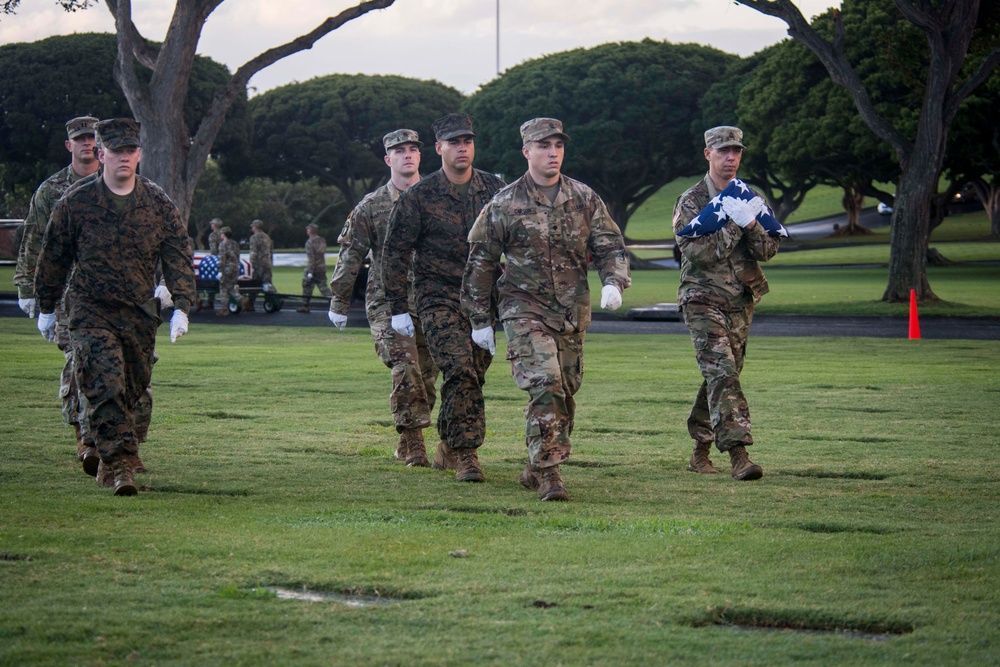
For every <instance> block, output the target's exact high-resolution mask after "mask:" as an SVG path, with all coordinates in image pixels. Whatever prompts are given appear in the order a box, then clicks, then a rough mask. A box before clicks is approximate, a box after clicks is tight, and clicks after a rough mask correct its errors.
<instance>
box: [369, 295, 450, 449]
mask: <svg viewBox="0 0 1000 667" xmlns="http://www.w3.org/2000/svg"><path fill="white" fill-rule="evenodd" d="M391 322H392V316H391V315H390V314H389V312H388V309H386V310H385V311H384V312H378V313H369V314H368V323H369V326H370V327H371V331H372V339H373V340H374V341H375V352H376V353H378V357H379V359H381V360H382V363H383V364H385V365H386V367H387V368H389V369H390V370H391V371H392V393H391V394H389V409H390V410H392V421H393V423H394V424H395V425H396V431H398V432H400V433H402V432H403V430H404V429H416V428H427V427H428V426H430V425H431V411H433V410H434V402H435V400H437V392H436V390H435V389H434V383H435V382H437V377H438V368H437V366H436V365H435V364H434V360H433V359H431V354H430V351H429V350H428V349H427V340H426V339H425V338H424V331H423V329H422V328H421V326H420V319H419V318H417V317H416V316H414V317H413V328H414V330H415V333H414V336H413V337H412V338H409V337H407V336H400V335H399V334H398V333H396V331H395V330H394V329H393V328H392V325H391Z"/></svg>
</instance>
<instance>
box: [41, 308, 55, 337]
mask: <svg viewBox="0 0 1000 667" xmlns="http://www.w3.org/2000/svg"><path fill="white" fill-rule="evenodd" d="M38 330H39V331H40V332H41V333H42V337H43V338H45V340H47V341H49V342H50V343H54V342H56V314H55V313H38Z"/></svg>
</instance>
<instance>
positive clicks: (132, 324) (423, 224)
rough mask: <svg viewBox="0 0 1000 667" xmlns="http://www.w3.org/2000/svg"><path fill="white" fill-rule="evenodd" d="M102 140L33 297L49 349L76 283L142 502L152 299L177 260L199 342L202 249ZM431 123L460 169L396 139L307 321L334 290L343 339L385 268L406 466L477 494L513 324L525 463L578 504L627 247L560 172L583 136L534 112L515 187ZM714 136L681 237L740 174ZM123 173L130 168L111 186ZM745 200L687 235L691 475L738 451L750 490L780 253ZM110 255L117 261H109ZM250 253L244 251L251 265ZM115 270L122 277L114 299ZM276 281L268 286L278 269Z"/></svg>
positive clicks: (310, 275) (385, 315)
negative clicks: (429, 442)
mask: <svg viewBox="0 0 1000 667" xmlns="http://www.w3.org/2000/svg"><path fill="white" fill-rule="evenodd" d="M95 129H96V134H97V139H98V142H99V144H100V145H101V149H100V150H98V158H99V161H100V162H101V163H103V164H105V168H104V170H103V178H102V177H100V176H92V177H90V181H89V182H90V185H89V187H78V188H75V189H73V190H71V191H70V192H69V193H67V194H66V195H65V196H63V198H62V199H60V200H59V202H58V204H57V205H56V207H55V210H54V211H53V212H52V214H51V216H50V218H49V220H48V223H47V227H46V225H45V223H44V220H42V219H41V218H38V216H41V215H44V212H43V211H41V210H39V212H38V213H36V214H35V217H36V218H38V219H35V218H32V217H31V216H30V215H29V218H30V219H32V220H34V224H35V226H36V227H37V226H38V225H39V221H40V220H41V227H42V228H44V239H43V241H42V242H41V252H40V253H38V260H37V269H36V270H35V272H34V280H33V289H34V291H35V292H36V293H37V296H38V300H39V304H38V305H39V312H40V315H39V318H40V319H39V329H40V330H41V331H42V333H43V335H45V336H46V338H49V339H50V340H54V333H51V335H50V330H53V329H54V326H55V324H54V323H55V319H56V315H55V314H54V310H55V307H56V304H57V303H59V302H60V298H61V297H64V290H65V297H64V298H63V301H62V304H63V307H65V308H71V309H72V310H71V312H70V313H69V314H68V315H65V316H63V318H64V319H65V320H66V321H67V329H68V331H69V339H70V343H71V344H70V349H71V350H72V353H73V359H72V360H70V361H68V364H69V365H70V368H71V371H70V374H71V375H72V376H73V377H75V378H76V383H77V390H78V391H79V393H80V396H81V398H80V403H81V408H80V409H79V410H78V411H77V414H78V415H79V421H80V422H81V423H86V424H87V425H88V428H87V429H86V430H88V431H89V432H91V433H93V434H94V436H93V442H94V447H95V449H96V450H97V452H98V454H99V460H100V462H99V467H100V468H101V470H102V471H103V470H104V469H105V468H106V469H107V470H109V471H110V472H109V473H107V474H106V475H104V478H103V479H102V477H101V475H100V474H99V475H98V477H99V480H98V481H99V482H102V483H103V484H104V485H106V486H111V487H112V488H114V489H115V494H116V495H131V494H134V493H135V492H137V489H136V487H135V484H134V480H133V477H132V475H133V472H134V465H133V464H132V463H134V462H132V463H130V459H128V458H127V457H128V456H129V455H130V454H131V453H132V452H137V444H136V436H135V424H136V410H135V406H136V405H137V402H138V399H139V395H140V394H141V393H142V391H141V389H142V388H145V387H147V386H148V379H149V372H150V371H151V368H152V362H153V354H154V353H153V345H152V343H153V341H154V340H155V330H156V326H157V325H158V324H159V322H160V319H159V305H160V300H159V299H157V300H155V303H154V302H153V301H154V300H153V299H150V298H145V297H147V296H148V295H151V294H153V293H154V289H155V274H156V272H157V267H158V266H159V267H161V268H160V270H161V271H162V278H163V283H164V284H163V285H161V286H160V288H161V289H163V290H164V291H165V292H166V291H168V294H167V297H168V298H169V295H172V296H173V306H174V309H175V310H174V315H173V317H172V320H171V341H174V340H176V339H177V338H178V337H179V336H181V335H183V333H185V332H186V331H187V312H188V309H189V307H190V305H191V303H192V302H193V301H194V299H195V295H194V278H193V272H192V267H191V253H192V251H191V246H190V243H189V239H188V238H187V234H186V230H184V229H183V228H182V226H181V225H180V224H179V221H178V217H177V212H176V208H174V207H173V205H172V203H170V201H169V198H167V197H166V195H165V194H163V193H162V191H161V190H159V188H158V187H157V186H155V184H152V183H151V182H149V181H148V180H147V179H144V178H142V177H140V176H137V175H136V174H135V170H134V168H135V166H137V165H138V160H139V150H140V149H139V143H138V134H139V128H138V125H137V124H136V123H134V121H131V120H129V119H114V120H112V121H102V122H101V123H97V124H96V126H95ZM432 130H433V132H434V139H435V143H434V146H435V151H436V152H437V154H438V155H440V156H441V162H442V166H441V168H440V169H439V170H438V171H436V172H434V173H432V174H430V175H429V176H427V177H423V178H422V177H421V175H420V171H419V169H420V148H421V147H422V146H423V143H422V142H421V140H420V137H419V134H418V133H417V132H416V131H414V130H411V129H406V128H402V129H398V130H395V131H392V132H389V133H388V134H386V135H385V136H384V138H383V145H384V148H385V151H386V155H385V162H386V165H387V166H388V167H389V173H390V176H389V180H388V182H387V183H386V184H385V185H384V186H382V187H380V188H378V189H377V190H375V191H374V192H372V193H370V194H369V195H367V196H366V197H365V198H363V200H362V201H361V202H360V203H359V204H358V205H357V206H356V207H355V209H354V210H353V211H352V212H351V214H350V216H349V218H348V220H347V223H346V224H345V226H344V229H343V231H342V233H341V235H340V238H339V239H338V243H339V244H340V253H339V256H338V261H337V266H336V269H335V271H334V275H333V278H332V280H331V281H330V283H329V285H328V284H327V282H326V266H325V258H324V253H325V249H326V248H325V246H326V243H325V241H324V240H323V239H322V237H320V236H319V234H318V229H316V228H315V226H313V225H311V226H310V227H309V228H307V234H308V241H307V243H306V249H307V252H308V253H309V257H310V261H309V265H308V266H307V268H306V270H305V273H304V277H303V297H304V305H303V309H304V310H305V311H306V312H308V309H309V300H308V296H311V294H312V290H313V287H314V286H318V287H319V288H320V291H321V293H322V294H323V295H324V296H329V297H330V309H329V318H330V321H331V323H332V324H333V325H335V326H336V327H338V328H339V329H343V328H344V327H345V326H346V324H347V314H348V309H349V306H350V301H351V293H352V291H353V287H354V283H355V281H356V279H357V276H358V273H359V271H360V268H361V266H362V264H363V262H364V261H365V259H366V258H367V257H369V256H370V258H371V262H372V263H371V268H370V271H369V277H368V284H367V290H366V299H365V308H366V313H367V315H368V321H369V325H370V328H371V334H372V337H373V339H374V342H375V349H376V351H377V353H378V355H379V358H380V359H381V360H382V362H383V363H384V364H385V365H386V366H387V367H388V368H390V369H391V374H392V392H391V394H390V407H391V410H392V414H393V421H394V424H395V427H396V430H397V432H398V434H399V440H398V443H397V445H396V452H395V457H396V458H397V459H399V460H401V461H403V462H405V464H406V465H407V466H414V467H426V466H433V467H435V468H439V469H446V470H454V472H455V479H456V480H457V481H459V482H482V481H484V480H485V475H484V473H483V470H482V466H481V464H480V462H479V458H478V452H477V450H478V449H479V447H480V446H482V445H483V442H484V439H485V434H486V423H485V406H484V399H483V391H482V387H483V384H484V382H485V378H486V372H487V370H488V368H489V366H490V364H491V362H492V359H493V355H494V353H495V352H496V343H495V334H494V330H495V328H496V327H497V326H498V325H499V326H502V327H503V329H504V332H505V334H506V337H507V359H508V360H509V361H510V364H511V374H512V376H513V378H514V381H515V383H516V384H517V386H518V387H519V388H521V389H523V390H525V391H526V392H528V396H529V398H528V405H527V407H526V408H525V445H526V448H527V462H526V465H525V468H524V470H523V472H522V473H521V475H520V477H519V482H520V483H521V484H522V485H523V486H525V487H526V488H528V489H530V490H533V491H535V492H537V493H538V496H539V498H540V499H541V500H566V499H568V497H569V496H568V493H567V491H566V487H565V483H564V480H563V479H562V475H561V472H560V469H559V466H560V464H561V463H563V462H565V461H566V460H567V459H568V458H569V457H570V451H571V446H570V436H571V434H572V432H573V426H574V421H575V416H576V402H575V399H574V396H575V394H576V393H577V391H578V390H579V389H580V386H581V384H582V379H583V367H584V364H583V350H584V339H585V334H586V330H587V327H588V326H589V324H590V321H591V305H590V303H591V299H590V288H589V283H588V267H589V266H590V265H591V264H593V266H594V267H595V268H596V270H597V272H598V275H599V277H600V281H601V285H602V289H601V307H602V308H606V309H609V310H615V309H617V308H619V307H620V306H621V304H622V293H623V291H624V290H625V289H626V288H627V287H629V285H630V284H631V275H630V269H629V259H628V253H627V251H626V248H625V242H624V238H623V236H622V233H621V231H620V229H619V228H618V226H617V224H616V223H615V222H614V220H613V219H612V216H611V214H610V212H609V211H608V208H607V206H606V205H605V203H604V202H603V201H602V200H601V198H600V197H599V196H598V195H597V193H596V192H594V190H592V189H591V188H590V187H588V186H587V185H585V184H583V183H581V182H579V181H577V180H574V179H572V178H570V177H568V176H566V175H565V174H563V173H562V164H563V158H564V156H565V150H566V145H567V143H568V142H569V140H570V138H569V135H568V134H567V133H566V132H565V131H564V129H563V125H562V123H561V122H560V121H559V120H557V119H553V118H534V119H531V120H528V121H526V122H525V123H524V124H523V125H522V126H521V128H520V133H521V139H522V148H521V152H522V154H523V156H524V158H525V160H526V163H527V170H526V172H525V174H524V175H523V176H521V177H520V178H518V179H517V180H515V181H514V182H513V183H511V184H509V185H507V184H505V183H504V182H503V181H502V180H501V179H500V178H499V177H498V176H496V175H493V174H490V173H488V172H485V171H482V170H480V169H477V168H475V167H474V166H473V162H474V158H475V136H476V135H475V132H474V131H473V119H472V118H471V117H470V116H468V115H467V114H463V113H452V114H448V115H446V116H444V117H442V118H440V119H438V120H437V121H435V122H434V124H433V126H432ZM122 137H125V138H126V140H125V141H122ZM71 139H72V137H71ZM705 140H706V147H705V158H706V160H707V161H708V165H709V172H708V174H707V175H706V177H705V179H704V180H703V181H702V182H700V183H699V184H698V185H696V186H695V187H693V188H692V189H690V190H689V191H688V192H686V193H684V195H682V196H681V197H680V199H679V200H678V202H677V205H676V207H675V212H674V221H673V225H674V230H675V232H680V231H681V230H682V228H684V227H685V225H687V224H688V223H689V222H691V220H692V219H693V218H694V217H696V216H697V215H698V214H699V213H700V212H701V211H702V210H703V209H705V208H706V207H707V206H709V205H710V202H711V201H712V199H713V198H717V196H718V194H719V193H720V192H722V191H723V190H724V189H725V188H726V186H727V184H728V183H729V182H730V181H732V180H733V179H734V178H735V175H736V170H737V169H738V167H739V162H740V157H741V155H742V149H743V144H742V132H740V131H739V130H738V129H737V128H731V127H724V128H712V129H711V130H709V131H708V132H706V133H705ZM69 144H70V141H68V142H67V147H68V148H69ZM119 153H121V154H123V155H126V156H128V157H129V159H127V160H122V159H120V158H119V157H118V156H119ZM75 156H76V154H75V153H74V159H75ZM123 164H124V165H125V166H130V167H131V172H130V173H129V169H125V168H124V167H123V166H122V165H123ZM108 165H112V166H113V167H114V168H113V169H112V170H111V171H110V173H109V169H108ZM72 168H73V165H71V167H70V169H72ZM74 173H77V174H78V177H79V176H80V174H79V173H78V172H74ZM63 178H64V180H65V179H68V178H70V176H69V175H68V174H63ZM109 179H111V180H110V181H109ZM41 190H42V189H41V188H40V191H41ZM757 198H759V195H758V196H757ZM726 199H727V200H728V199H730V198H728V197H727V198H726ZM759 202H760V204H763V199H759ZM740 206H741V205H736V204H734V205H732V206H731V207H730V206H729V204H728V203H727V215H729V216H730V218H729V220H727V222H726V224H725V225H724V226H723V227H722V228H721V229H720V230H719V231H718V232H716V233H714V234H711V235H705V236H700V237H697V238H685V237H682V236H680V235H679V236H678V238H677V242H678V245H679V247H680V249H681V253H682V263H681V287H680V290H679V301H680V303H681V305H682V308H683V310H684V316H685V321H686V322H687V324H688V327H689V329H690V331H691V335H692V340H693V342H694V346H695V351H696V356H697V359H698V363H699V366H700V368H701V371H702V375H703V377H704V382H703V384H702V386H701V388H700V390H699V392H698V395H697V398H696V401H695V404H694V407H693V409H692V412H691V415H690V417H689V419H688V430H689V433H690V434H691V437H692V438H693V439H694V440H695V448H694V452H693V453H692V456H691V459H690V461H689V469H690V470H692V471H694V472H697V473H702V474H711V473H715V472H717V471H716V470H715V468H714V467H713V465H712V462H711V461H710V460H709V459H708V454H709V450H710V447H711V444H712V443H713V442H714V443H715V444H716V446H717V447H718V449H719V450H720V451H723V452H728V453H729V454H730V457H731V460H732V466H733V472H732V475H733V477H735V478H736V479H741V480H750V479H758V478H760V477H761V475H762V474H763V471H762V469H761V467H760V466H758V465H756V464H754V463H752V462H751V461H750V460H749V458H748V457H747V454H746V447H747V446H748V445H751V444H752V443H753V439H752V437H751V436H750V420H749V411H748V409H747V406H746V399H745V397H744V396H743V393H742V389H741V387H740V383H739V373H740V371H741V370H742V366H743V359H744V355H745V348H746V337H747V334H748V332H749V327H750V322H751V319H752V313H753V306H754V304H755V303H756V302H757V301H758V300H759V299H760V297H761V296H762V295H763V294H764V293H766V292H767V282H766V280H765V279H764V276H763V273H762V272H760V269H759V266H758V265H757V262H759V261H766V260H767V259H769V258H770V257H771V256H773V255H774V253H775V252H776V251H777V247H778V241H777V240H776V239H774V238H772V237H771V236H770V235H769V234H768V232H767V231H766V230H764V229H763V228H762V227H761V226H760V225H758V224H756V222H755V215H756V213H757V212H758V211H759V210H760V206H759V205H758V204H757V199H754V200H752V205H750V204H748V205H747V207H745V208H740ZM102 207H103V208H102ZM730 209H731V210H732V213H729V211H730ZM215 222H216V221H213V223H215ZM218 222H219V225H214V224H213V233H214V232H215V231H218V233H219V238H220V241H219V248H218V253H219V256H220V269H221V268H222V267H223V266H228V263H226V264H222V261H221V258H222V256H223V255H224V254H225V253H224V250H225V249H226V244H227V243H232V244H235V241H233V240H232V239H231V234H230V233H227V229H228V228H226V227H223V226H222V225H221V221H218ZM259 222H260V221H254V223H253V224H252V228H253V230H254V237H257V236H258V234H263V225H262V224H259V225H258V223H259ZM216 227H218V229H216ZM35 233H37V230H35ZM116 234H117V236H116ZM264 236H266V234H264ZM26 237H27V234H26ZM261 241H262V240H261ZM269 241H270V239H267V242H266V243H264V242H258V243H256V244H254V242H253V239H251V242H252V247H251V256H252V261H253V258H254V257H257V259H258V261H259V259H260V257H261V255H263V254H266V255H267V256H268V260H269V259H270V250H271V247H270V243H269ZM110 247H114V248H115V249H116V252H114V253H108V252H107V249H108V248H110ZM102 248H103V250H102ZM238 252H239V251H238V246H237V248H236V257H237V261H238V256H239V255H238ZM25 254H30V253H25ZM109 255H114V257H111V256H109ZM313 260H315V262H314V261H313ZM19 269H20V261H19ZM269 269H270V265H269V262H268V266H267V271H268V273H269ZM27 270H28V269H27V266H26V272H27ZM71 270H72V274H70V271H71ZM254 270H255V273H256V272H257V271H258V269H257V266H255V267H254ZM26 272H19V276H20V279H21V280H22V282H23V283H24V285H25V286H27V285H28V284H30V283H31V281H27V280H26V278H25V276H26V275H27V273H26ZM112 274H114V275H115V276H116V277H117V279H118V281H119V284H118V285H117V286H115V287H113V288H112V287H110V286H109V285H108V283H110V282H111V280H110V278H111V275H112ZM222 275H223V276H225V275H226V274H224V273H223V274H222ZM236 275H237V276H238V269H237V273H236ZM259 275H260V276H261V278H262V280H263V275H264V270H263V269H261V273H260V274H259ZM67 277H69V281H70V282H69V284H68V285H67V282H66V281H67ZM232 282H234V283H235V278H234V279H233V281H232ZM268 283H269V276H268ZM226 284H227V286H228V284H229V282H228V279H227V282H226ZM21 287H22V283H19V289H21ZM307 288H308V293H307V292H306V290H307ZM156 293H157V295H160V292H159V291H158V290H157V292H156ZM307 294H308V296H307ZM223 298H224V299H225V298H228V295H224V297H223ZM236 298H238V293H237V295H236ZM24 306H25V304H24V303H22V307H24ZM31 308H32V309H33V308H34V304H33V303H32V304H31ZM223 309H225V305H223ZM300 310H302V309H300ZM26 312H29V313H30V312H32V311H31V310H27V309H26ZM498 319H499V322H498V321H497V320H498ZM42 320H44V323H43V321H42ZM95 345H96V347H95ZM111 366H116V368H117V371H118V372H119V374H120V376H121V377H119V378H117V380H116V381H109V382H105V383H104V384H103V385H102V387H101V390H100V392H98V391H97V389H95V383H94V382H93V381H92V378H93V376H94V375H95V373H97V374H99V373H100V372H101V371H102V370H109V371H110V370H111V368H110V367H111ZM105 367H108V368H105ZM132 367H135V368H132ZM64 375H65V372H64ZM439 375H440V376H441V380H442V381H441V388H440V405H439V410H438V418H437V424H436V426H437V435H438V438H437V440H438V443H437V446H436V450H435V451H434V454H433V457H432V458H430V457H429V456H428V451H427V447H426V444H425V441H424V430H425V429H426V428H428V427H429V426H430V424H431V413H432V411H433V408H434V405H435V402H437V399H438V395H437V392H436V390H435V384H436V382H437V379H438V376H439ZM106 379H107V378H106ZM112 380H113V379H112ZM98 394H100V395H98ZM136 458H137V457H136ZM84 468H85V469H87V465H86V463H85V464H84Z"/></svg>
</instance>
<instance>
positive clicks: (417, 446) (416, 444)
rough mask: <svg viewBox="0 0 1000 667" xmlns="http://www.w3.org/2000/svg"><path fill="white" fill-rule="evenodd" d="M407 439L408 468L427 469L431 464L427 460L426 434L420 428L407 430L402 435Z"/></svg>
mask: <svg viewBox="0 0 1000 667" xmlns="http://www.w3.org/2000/svg"><path fill="white" fill-rule="evenodd" d="M400 437H401V438H406V441H407V444H406V459H405V460H406V467H407V468H427V467H429V466H430V465H431V462H430V461H428V460H427V449H426V448H425V447H424V434H423V432H422V431H421V430H420V429H419V428H414V429H406V430H404V431H403V432H402V433H401V434H400Z"/></svg>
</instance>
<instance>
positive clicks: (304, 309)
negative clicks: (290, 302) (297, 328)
mask: <svg viewBox="0 0 1000 667" xmlns="http://www.w3.org/2000/svg"><path fill="white" fill-rule="evenodd" d="M295 312H296V313H308V312H309V302H308V301H306V302H305V303H303V304H302V305H301V306H299V307H298V308H296V309H295Z"/></svg>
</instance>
